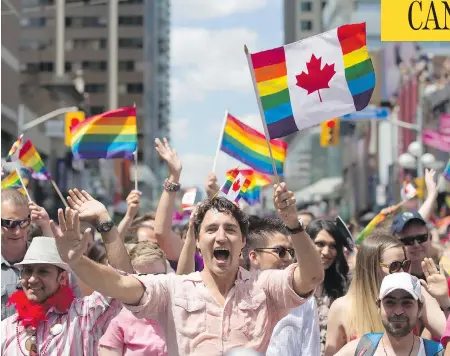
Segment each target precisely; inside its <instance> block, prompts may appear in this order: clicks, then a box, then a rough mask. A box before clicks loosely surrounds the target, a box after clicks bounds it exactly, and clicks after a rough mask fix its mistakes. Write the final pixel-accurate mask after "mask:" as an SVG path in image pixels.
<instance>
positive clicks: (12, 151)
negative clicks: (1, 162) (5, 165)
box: [6, 134, 23, 162]
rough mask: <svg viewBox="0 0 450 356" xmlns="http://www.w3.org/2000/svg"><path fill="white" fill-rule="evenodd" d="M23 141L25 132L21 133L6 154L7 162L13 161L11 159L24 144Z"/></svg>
mask: <svg viewBox="0 0 450 356" xmlns="http://www.w3.org/2000/svg"><path fill="white" fill-rule="evenodd" d="M22 141H23V134H21V135H20V136H19V138H18V139H17V140H16V141H15V142H14V143H13V145H12V146H11V149H10V150H9V152H8V155H7V156H6V162H11V160H12V158H13V156H14V155H15V153H16V152H17V150H18V149H19V148H20V146H22Z"/></svg>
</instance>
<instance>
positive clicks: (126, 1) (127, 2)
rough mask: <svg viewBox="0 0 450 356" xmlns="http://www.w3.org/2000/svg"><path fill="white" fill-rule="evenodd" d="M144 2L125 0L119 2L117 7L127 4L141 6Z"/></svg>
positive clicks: (141, 0)
mask: <svg viewBox="0 0 450 356" xmlns="http://www.w3.org/2000/svg"><path fill="white" fill-rule="evenodd" d="M143 3H144V0H125V1H121V2H119V5H128V4H143Z"/></svg>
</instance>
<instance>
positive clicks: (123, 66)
mask: <svg viewBox="0 0 450 356" xmlns="http://www.w3.org/2000/svg"><path fill="white" fill-rule="evenodd" d="M119 71H121V72H133V71H134V61H119Z"/></svg>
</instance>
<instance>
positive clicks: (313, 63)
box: [246, 23, 375, 138]
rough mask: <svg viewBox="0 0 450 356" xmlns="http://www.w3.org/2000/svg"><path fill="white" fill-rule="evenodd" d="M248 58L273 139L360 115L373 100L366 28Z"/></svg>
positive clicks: (351, 27) (347, 27)
mask: <svg viewBox="0 0 450 356" xmlns="http://www.w3.org/2000/svg"><path fill="white" fill-rule="evenodd" d="M246 53H247V58H248V61H249V66H250V70H251V73H252V76H253V79H254V85H255V91H256V92H257V93H256V94H257V97H258V98H259V100H260V104H261V105H260V106H261V107H262V110H263V111H264V118H265V121H266V124H267V128H268V131H269V136H270V138H278V137H284V136H287V135H289V134H291V133H293V132H296V131H300V130H303V129H305V128H308V127H311V126H314V125H317V124H320V123H321V122H325V121H328V120H330V119H333V118H335V117H340V116H343V115H346V114H349V113H352V112H355V111H360V110H362V109H364V108H365V107H366V106H367V104H369V102H370V98H371V97H372V92H373V90H374V87H375V72H374V69H373V65H372V61H371V59H370V57H369V52H368V50H367V46H366V24H365V23H360V24H351V25H344V26H340V27H338V28H336V29H334V30H331V31H328V32H324V33H322V34H319V35H316V36H313V37H309V38H306V39H303V40H301V41H298V42H294V43H291V44H288V45H285V46H282V47H277V48H274V49H270V50H266V51H262V52H258V53H254V54H249V53H248V50H247V49H246Z"/></svg>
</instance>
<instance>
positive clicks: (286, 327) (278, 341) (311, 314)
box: [266, 297, 320, 356]
mask: <svg viewBox="0 0 450 356" xmlns="http://www.w3.org/2000/svg"><path fill="white" fill-rule="evenodd" d="M280 355H283V356H300V355H302V356H319V355H320V329H319V316H318V314H317V305H316V299H315V298H314V297H312V298H309V299H308V301H307V302H306V303H304V304H303V305H301V306H299V307H297V308H295V309H292V310H291V312H290V313H289V314H288V315H287V316H285V317H284V318H283V319H281V320H280V321H279V322H278V324H277V325H276V326H275V329H274V330H273V334H272V338H271V339H270V344H269V347H268V348H267V353H266V356H280Z"/></svg>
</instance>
